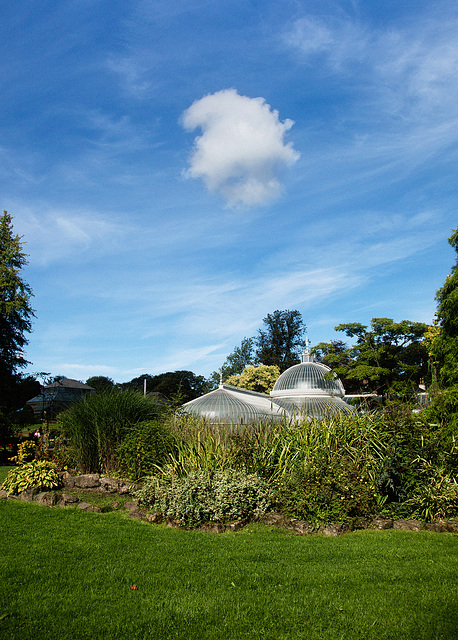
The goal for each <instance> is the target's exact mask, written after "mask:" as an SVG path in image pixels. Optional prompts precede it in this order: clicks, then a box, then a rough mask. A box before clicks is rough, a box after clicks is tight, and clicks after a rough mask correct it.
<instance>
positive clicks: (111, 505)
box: [110, 502, 121, 511]
mask: <svg viewBox="0 0 458 640" xmlns="http://www.w3.org/2000/svg"><path fill="white" fill-rule="evenodd" d="M120 506H121V505H120V504H119V502H110V507H111V508H112V509H113V510H114V511H116V509H119V507H120Z"/></svg>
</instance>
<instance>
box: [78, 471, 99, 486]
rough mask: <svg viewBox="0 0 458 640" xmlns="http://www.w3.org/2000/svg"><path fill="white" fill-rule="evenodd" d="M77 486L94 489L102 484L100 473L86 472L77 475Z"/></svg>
mask: <svg viewBox="0 0 458 640" xmlns="http://www.w3.org/2000/svg"><path fill="white" fill-rule="evenodd" d="M74 480H75V487H78V488H79V489H94V488H95V487H99V486H100V476H99V474H98V473H86V474H85V475H82V476H76V478H75V479H74Z"/></svg>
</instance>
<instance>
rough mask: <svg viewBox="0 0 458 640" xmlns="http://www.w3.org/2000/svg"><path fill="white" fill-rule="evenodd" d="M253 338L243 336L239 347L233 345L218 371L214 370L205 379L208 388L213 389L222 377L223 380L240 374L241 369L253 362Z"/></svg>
mask: <svg viewBox="0 0 458 640" xmlns="http://www.w3.org/2000/svg"><path fill="white" fill-rule="evenodd" d="M253 350H254V339H253V338H243V340H242V342H241V344H240V346H239V347H234V351H232V353H230V354H229V355H228V356H227V358H226V360H225V361H224V364H223V365H222V367H221V369H220V370H219V371H214V372H213V373H212V374H211V375H210V377H209V378H208V380H207V386H208V390H209V391H211V389H214V388H215V387H217V386H218V385H219V381H220V378H221V377H222V379H223V382H225V381H226V380H227V379H228V378H229V377H230V376H236V375H240V374H241V373H242V371H243V370H244V369H245V367H247V366H248V365H250V364H253V363H254V358H253Z"/></svg>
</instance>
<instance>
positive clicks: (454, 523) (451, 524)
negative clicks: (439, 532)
mask: <svg viewBox="0 0 458 640" xmlns="http://www.w3.org/2000/svg"><path fill="white" fill-rule="evenodd" d="M446 527H447V531H449V532H450V533H458V520H456V519H455V518H453V519H452V520H448V521H447V524H446Z"/></svg>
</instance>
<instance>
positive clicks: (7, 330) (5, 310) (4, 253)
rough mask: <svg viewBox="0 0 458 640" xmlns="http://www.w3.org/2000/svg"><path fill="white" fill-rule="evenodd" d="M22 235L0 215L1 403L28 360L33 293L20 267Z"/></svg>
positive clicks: (21, 262)
mask: <svg viewBox="0 0 458 640" xmlns="http://www.w3.org/2000/svg"><path fill="white" fill-rule="evenodd" d="M21 240H22V239H21V237H20V236H18V235H15V234H14V232H13V223H12V218H11V216H10V215H9V214H8V213H7V212H6V211H4V212H3V215H2V216H1V218H0V405H1V404H3V405H4V404H5V400H6V398H5V397H4V396H5V394H6V393H8V389H9V388H10V386H11V383H12V382H13V381H14V380H15V378H16V377H17V375H18V370H19V369H21V368H23V367H25V366H26V364H28V362H27V360H26V359H25V357H24V353H23V348H24V346H25V345H26V344H27V343H28V340H27V338H26V334H27V333H30V331H31V329H32V318H33V317H34V312H33V309H32V307H31V304H30V301H31V298H32V296H33V293H32V290H31V288H30V287H29V285H28V284H27V283H26V282H25V280H24V279H23V278H22V275H21V271H22V269H23V268H24V266H25V265H26V264H27V259H26V254H25V253H24V252H23V250H22V242H21Z"/></svg>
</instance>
